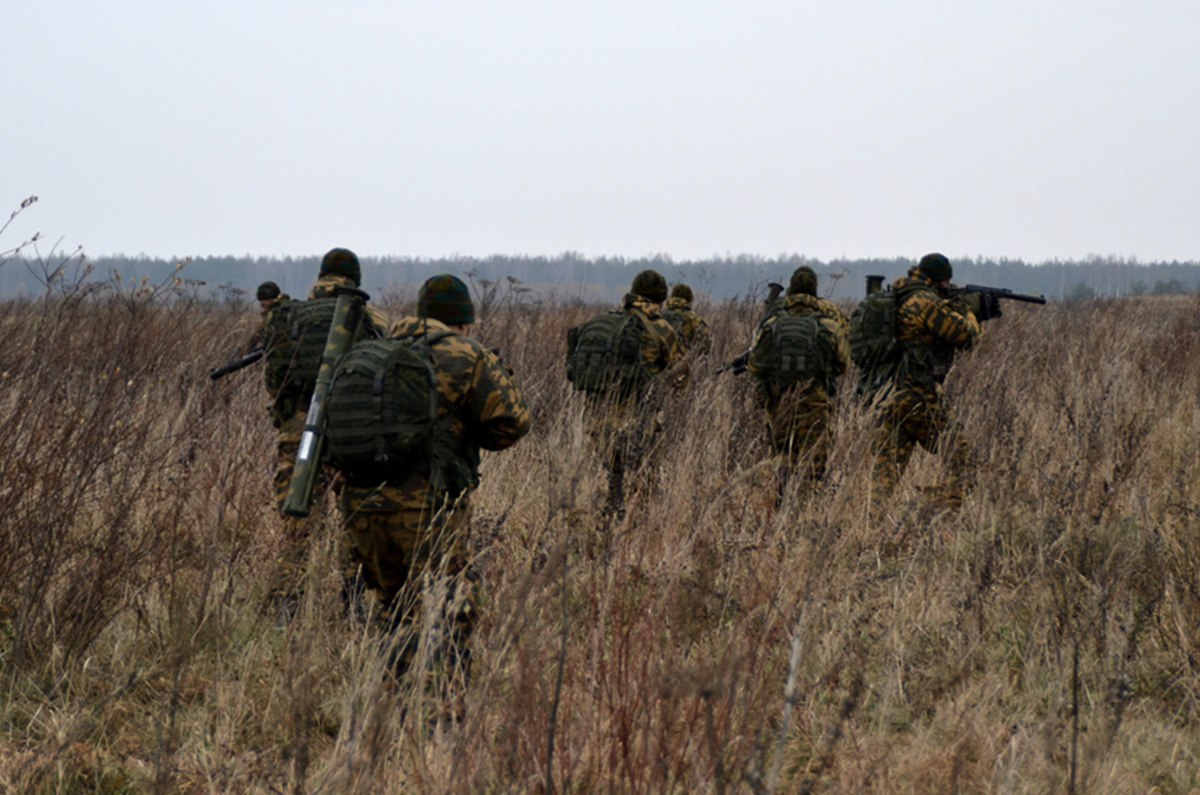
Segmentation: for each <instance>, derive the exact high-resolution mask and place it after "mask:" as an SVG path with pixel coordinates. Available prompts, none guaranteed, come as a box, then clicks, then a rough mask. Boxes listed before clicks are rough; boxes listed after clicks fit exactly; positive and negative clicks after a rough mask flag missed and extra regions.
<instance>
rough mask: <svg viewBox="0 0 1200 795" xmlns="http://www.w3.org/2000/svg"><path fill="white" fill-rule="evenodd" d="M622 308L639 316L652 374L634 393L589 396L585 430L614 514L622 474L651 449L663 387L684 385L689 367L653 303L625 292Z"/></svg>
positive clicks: (619, 507)
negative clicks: (599, 463) (605, 474)
mask: <svg viewBox="0 0 1200 795" xmlns="http://www.w3.org/2000/svg"><path fill="white" fill-rule="evenodd" d="M621 308H622V309H623V310H624V311H626V312H631V313H633V314H634V315H636V316H637V317H638V318H639V319H640V320H641V321H642V364H643V366H644V367H645V368H646V372H647V373H650V374H652V375H653V376H655V377H653V378H652V379H651V380H650V381H649V382H648V383H647V384H646V385H645V386H643V387H642V389H641V390H639V392H638V393H637V394H636V395H633V396H632V397H628V398H625V399H623V400H616V401H613V400H606V399H603V398H593V399H589V400H588V402H587V406H586V412H585V415H584V431H585V432H586V433H587V435H588V437H589V438H590V439H591V440H592V443H593V444H594V445H595V447H596V449H597V451H598V452H599V454H600V458H601V461H602V462H603V464H604V467H605V469H606V470H608V496H607V499H606V502H605V511H606V512H608V513H612V514H619V513H620V512H621V511H623V510H624V505H625V475H626V473H629V472H634V471H636V470H638V469H639V468H640V467H641V466H642V464H643V463H644V462H645V461H646V460H647V456H648V454H649V453H650V452H651V451H652V450H653V448H654V445H655V442H656V440H657V437H658V435H659V433H660V432H661V431H662V421H661V419H660V418H659V416H658V415H659V410H660V409H661V407H662V406H661V404H662V402H663V400H664V395H665V391H664V390H665V389H666V388H670V389H673V390H678V389H682V388H684V387H685V386H687V383H688V377H689V374H690V368H689V365H688V361H687V354H686V352H685V351H684V348H683V344H682V343H681V342H680V341H679V338H678V337H677V336H676V335H675V330H674V329H672V328H671V324H670V323H668V322H667V321H665V320H663V319H662V316H661V315H660V314H659V311H658V304H654V303H651V302H650V301H648V300H647V299H645V298H642V297H640V296H637V295H634V294H633V293H629V294H627V295H626V296H625V299H624V301H622V304H621Z"/></svg>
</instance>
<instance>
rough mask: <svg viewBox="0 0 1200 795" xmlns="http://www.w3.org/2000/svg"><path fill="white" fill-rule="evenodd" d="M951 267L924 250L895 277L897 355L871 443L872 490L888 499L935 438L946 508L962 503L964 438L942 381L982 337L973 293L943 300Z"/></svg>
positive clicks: (931, 448)
mask: <svg viewBox="0 0 1200 795" xmlns="http://www.w3.org/2000/svg"><path fill="white" fill-rule="evenodd" d="M952 276H953V269H952V268H951V266H950V261H949V260H948V259H946V257H944V256H943V255H941V254H936V253H934V254H926V255H925V256H924V257H922V258H921V261H920V263H919V264H918V265H917V267H916V268H913V269H911V270H909V272H908V276H907V277H905V278H903V279H897V280H896V283H895V284H894V285H893V287H892V290H893V292H894V293H895V294H896V301H897V310H896V316H897V318H896V336H897V340H898V341H899V343H900V346H901V349H902V354H901V356H900V358H899V359H898V360H897V362H896V363H895V364H893V365H892V368H893V369H892V371H891V374H890V384H889V386H888V389H889V390H890V393H889V394H887V396H886V397H885V399H884V402H883V405H882V406H881V408H880V410H879V413H878V415H877V417H876V420H875V431H874V435H873V437H872V440H871V454H872V456H873V458H874V461H875V464H874V469H873V471H872V473H871V495H872V499H873V500H875V501H883V500H886V499H887V498H888V497H889V496H890V495H891V493H892V491H893V490H894V489H895V487H896V483H897V482H898V481H899V480H900V476H901V475H902V474H903V473H904V468H905V467H906V466H907V465H908V460H909V458H911V457H912V452H913V448H914V447H916V446H917V445H918V444H920V445H921V446H922V447H924V448H925V449H926V450H929V451H931V452H933V451H935V448H936V447H937V444H938V442H939V440H941V442H942V445H943V449H944V450H945V458H944V463H945V467H946V471H947V475H948V484H947V486H946V487H944V489H943V490H942V492H943V493H942V495H941V497H942V500H943V502H944V503H945V505H946V507H949V508H956V507H958V505H960V504H961V503H962V497H963V490H964V488H965V486H966V478H967V457H968V449H967V445H966V442H965V440H963V439H962V438H961V436H959V435H958V434H957V433H956V432H953V431H952V429H951V428H950V426H949V424H948V417H947V413H948V412H947V407H946V405H945V404H944V403H943V401H942V384H943V382H944V381H945V380H946V375H947V374H948V373H949V372H950V367H951V365H953V364H954V354H955V352H956V351H961V350H969V349H970V348H971V346H972V344H973V343H974V342H975V340H976V339H977V338H978V337H979V334H980V327H979V323H978V321H977V320H976V315H977V314H978V306H977V305H975V306H972V304H971V301H972V299H976V298H978V296H977V295H975V296H965V297H962V298H956V299H954V300H949V301H948V300H946V298H945V295H946V291H947V290H948V289H949V287H950V279H951V277H952Z"/></svg>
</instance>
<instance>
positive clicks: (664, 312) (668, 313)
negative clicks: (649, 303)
mask: <svg viewBox="0 0 1200 795" xmlns="http://www.w3.org/2000/svg"><path fill="white" fill-rule="evenodd" d="M659 315H661V316H662V319H663V320H665V321H667V322H668V323H669V324H671V330H672V331H674V332H675V336H676V337H678V338H679V341H680V342H683V341H684V339H686V338H685V337H684V331H685V326H686V325H687V323H686V321H685V320H684V317H683V313H682V312H680V311H679V310H678V309H667V308H665V307H664V308H663V309H660V310H659Z"/></svg>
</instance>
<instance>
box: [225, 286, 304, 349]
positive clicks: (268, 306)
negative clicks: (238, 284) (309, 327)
mask: <svg viewBox="0 0 1200 795" xmlns="http://www.w3.org/2000/svg"><path fill="white" fill-rule="evenodd" d="M254 297H255V300H257V301H258V306H259V309H260V314H261V315H262V320H261V321H260V322H259V324H258V325H257V326H256V327H255V329H254V333H253V334H251V335H250V336H249V337H248V338H247V339H246V342H245V343H243V345H242V347H240V348H239V349H238V356H245V355H246V354H247V353H249V352H250V351H253V350H257V349H259V348H262V347H264V346H265V345H266V344H267V340H268V338H269V337H270V319H271V310H272V309H274V308H275V307H277V306H279V305H280V304H282V303H283V302H284V301H290V300H291V296H290V295H288V294H287V293H284V292H282V291H280V289H279V285H278V284H276V283H275V282H263V283H262V284H260V285H258V289H257V290H256V291H255V293H254Z"/></svg>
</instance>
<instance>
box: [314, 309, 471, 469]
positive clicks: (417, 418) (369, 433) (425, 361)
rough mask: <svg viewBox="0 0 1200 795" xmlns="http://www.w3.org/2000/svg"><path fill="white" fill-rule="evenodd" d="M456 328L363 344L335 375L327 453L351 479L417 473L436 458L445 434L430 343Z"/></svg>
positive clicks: (328, 410) (327, 416)
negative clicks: (440, 436) (439, 437)
mask: <svg viewBox="0 0 1200 795" xmlns="http://www.w3.org/2000/svg"><path fill="white" fill-rule="evenodd" d="M452 333H453V332H450V331H435V332H432V333H429V334H425V335H422V336H420V337H405V338H402V339H391V340H367V341H365V342H360V343H358V344H357V345H355V346H354V347H353V348H351V349H350V350H349V352H347V353H346V355H345V356H344V357H343V358H342V360H341V362H339V363H338V366H337V369H336V370H334V373H333V381H332V382H331V383H330V385H329V393H328V395H327V396H326V404H325V434H326V445H327V447H326V449H327V452H328V455H329V458H330V461H331V463H332V464H333V465H334V466H335V467H336V468H338V469H340V470H342V471H343V472H345V473H346V475H347V476H348V477H350V478H354V476H355V475H359V474H370V476H372V477H378V476H379V475H380V474H381V473H387V472H397V471H412V470H414V469H416V468H417V467H420V466H423V465H425V464H426V463H428V462H429V461H430V456H431V455H432V454H433V450H434V441H435V436H436V432H437V430H438V391H437V374H436V371H435V368H434V360H433V353H432V351H431V350H430V345H432V344H433V343H435V342H437V341H438V340H440V339H443V338H444V337H448V336H451V334H452Z"/></svg>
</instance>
